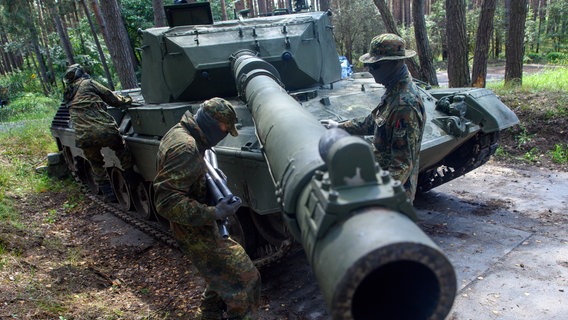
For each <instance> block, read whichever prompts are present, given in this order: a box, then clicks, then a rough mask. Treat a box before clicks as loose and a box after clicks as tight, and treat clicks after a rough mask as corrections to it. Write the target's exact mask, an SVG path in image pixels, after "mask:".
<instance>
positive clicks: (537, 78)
mask: <svg viewBox="0 0 568 320" xmlns="http://www.w3.org/2000/svg"><path fill="white" fill-rule="evenodd" d="M487 88H490V89H492V90H494V91H496V92H497V93H499V92H504V91H505V92H507V91H508V90H507V88H504V87H503V81H491V82H488V83H487ZM513 90H521V91H527V92H531V91H532V92H537V91H553V92H558V91H559V92H567V91H568V68H566V67H557V68H556V67H555V68H548V69H545V70H544V71H543V72H539V73H534V74H530V75H525V76H523V87H522V88H521V89H513ZM567 100H568V99H567ZM567 102H568V101H567Z"/></svg>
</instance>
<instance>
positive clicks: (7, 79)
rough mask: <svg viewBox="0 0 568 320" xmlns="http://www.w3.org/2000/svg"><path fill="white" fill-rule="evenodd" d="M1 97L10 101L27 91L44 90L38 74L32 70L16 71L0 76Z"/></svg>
mask: <svg viewBox="0 0 568 320" xmlns="http://www.w3.org/2000/svg"><path fill="white" fill-rule="evenodd" d="M0 88H2V90H1V92H0V95H1V96H0V98H1V99H2V100H4V99H8V100H10V101H12V100H14V99H16V98H18V97H20V96H22V95H24V94H26V93H27V92H39V93H41V92H43V91H42V88H41V83H40V81H39V79H38V77H37V74H35V73H34V72H32V71H31V70H24V71H16V72H11V73H8V74H7V75H5V76H1V77H0Z"/></svg>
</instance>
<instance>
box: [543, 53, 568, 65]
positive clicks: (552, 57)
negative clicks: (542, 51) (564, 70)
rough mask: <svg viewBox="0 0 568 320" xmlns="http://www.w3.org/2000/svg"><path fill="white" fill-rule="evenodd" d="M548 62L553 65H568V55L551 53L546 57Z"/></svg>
mask: <svg viewBox="0 0 568 320" xmlns="http://www.w3.org/2000/svg"><path fill="white" fill-rule="evenodd" d="M545 58H546V61H547V62H548V63H551V64H560V65H568V53H562V52H549V53H547V54H546V56H545Z"/></svg>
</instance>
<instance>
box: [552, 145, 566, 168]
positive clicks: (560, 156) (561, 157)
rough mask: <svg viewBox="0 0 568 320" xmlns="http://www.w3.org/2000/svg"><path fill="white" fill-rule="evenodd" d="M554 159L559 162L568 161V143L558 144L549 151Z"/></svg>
mask: <svg viewBox="0 0 568 320" xmlns="http://www.w3.org/2000/svg"><path fill="white" fill-rule="evenodd" d="M548 154H549V156H550V157H551V158H552V161H553V162H555V163H558V164H565V163H567V162H568V144H565V145H562V144H556V145H554V150H551V151H549V152H548Z"/></svg>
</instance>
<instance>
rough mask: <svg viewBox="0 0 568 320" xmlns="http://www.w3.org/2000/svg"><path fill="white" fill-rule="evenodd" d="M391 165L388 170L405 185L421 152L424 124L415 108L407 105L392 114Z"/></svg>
mask: <svg viewBox="0 0 568 320" xmlns="http://www.w3.org/2000/svg"><path fill="white" fill-rule="evenodd" d="M392 120H393V121H392V123H393V126H392V132H391V137H392V138H391V145H390V148H391V155H392V159H391V161H390V166H389V167H388V168H387V170H388V171H389V172H390V173H391V174H392V176H393V177H394V178H395V179H397V180H400V182H401V183H402V184H403V185H404V184H405V183H406V181H407V180H408V178H409V177H410V174H411V172H412V169H413V168H414V165H415V164H416V163H417V160H418V156H419V153H420V142H421V139H422V130H423V125H422V123H421V120H420V119H419V117H418V114H417V113H416V110H414V108H411V107H410V106H405V107H401V108H399V109H398V110H397V111H395V112H394V113H393V115H392Z"/></svg>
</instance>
